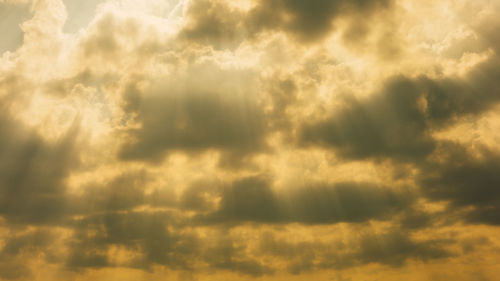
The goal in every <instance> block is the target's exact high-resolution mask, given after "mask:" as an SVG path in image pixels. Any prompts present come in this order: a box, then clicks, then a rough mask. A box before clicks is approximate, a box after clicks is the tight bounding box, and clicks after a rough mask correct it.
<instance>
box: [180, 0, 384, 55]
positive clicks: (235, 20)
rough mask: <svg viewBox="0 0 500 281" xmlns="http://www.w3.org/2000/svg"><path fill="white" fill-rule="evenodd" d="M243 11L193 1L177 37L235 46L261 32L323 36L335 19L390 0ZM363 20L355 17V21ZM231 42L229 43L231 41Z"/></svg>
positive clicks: (288, 1)
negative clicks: (183, 26) (184, 25)
mask: <svg viewBox="0 0 500 281" xmlns="http://www.w3.org/2000/svg"><path fill="white" fill-rule="evenodd" d="M255 2H256V3H255V6H254V7H253V8H252V9H250V10H249V11H247V12H243V11H239V10H236V9H231V8H229V7H227V4H223V3H220V2H218V1H194V2H193V3H192V4H191V5H190V7H189V9H188V17H189V19H190V21H189V23H188V25H187V26H186V27H185V28H184V29H183V30H182V31H181V33H180V35H181V37H184V38H188V39H190V40H193V41H195V42H198V43H204V44H211V45H213V46H215V47H217V48H219V47H227V46H231V45H232V44H235V43H236V44H235V45H237V42H241V41H242V40H244V39H249V38H253V37H254V36H256V35H258V34H259V33H261V32H264V31H284V32H287V33H289V34H292V35H293V36H295V37H296V38H298V39H299V40H301V41H303V42H311V41H315V40H318V39H321V38H323V37H324V36H325V35H327V34H328V33H329V32H330V31H331V30H332V29H333V21H334V20H335V19H336V18H339V17H343V16H349V15H353V14H357V15H359V14H362V15H365V16H366V15H368V14H371V13H373V12H375V11H377V10H379V9H385V8H387V7H388V6H389V5H390V4H391V2H392V1H391V0H356V1H345V0H312V1H307V2H305V1H300V0H271V1H268V0H265V1H260V0H259V1H255ZM361 19H363V18H362V17H359V20H361ZM231 43H232V44H231Z"/></svg>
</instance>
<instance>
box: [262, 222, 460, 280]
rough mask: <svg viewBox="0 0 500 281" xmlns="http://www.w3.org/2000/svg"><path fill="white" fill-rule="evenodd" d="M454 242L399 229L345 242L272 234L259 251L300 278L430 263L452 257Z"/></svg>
mask: <svg viewBox="0 0 500 281" xmlns="http://www.w3.org/2000/svg"><path fill="white" fill-rule="evenodd" d="M454 242H455V241H451V240H450V241H448V240H435V239H430V240H416V239H413V238H412V237H411V235H410V233H408V232H406V231H405V230H402V229H396V228H395V229H390V230H388V231H386V232H382V233H374V232H363V233H362V234H360V235H353V236H352V237H350V238H349V239H346V240H343V241H341V240H338V241H330V242H319V241H316V242H307V241H304V242H290V241H287V240H284V239H278V238H277V237H276V236H275V235H274V234H272V233H264V234H263V235H262V236H261V237H260V246H259V250H260V251H261V252H262V253H263V254H266V255H271V256H274V257H278V258H281V259H283V260H284V261H285V262H286V264H287V265H286V267H287V270H288V272H290V273H291V274H301V273H304V272H311V271H316V270H320V269H326V268H329V269H337V270H340V269H346V268H350V267H356V266H360V265H365V264H370V263H377V264H384V265H389V266H392V267H401V266H403V265H404V264H405V263H406V262H407V261H408V260H421V261H430V260H434V259H442V258H447V257H451V256H453V255H454V253H452V252H451V251H449V250H447V249H446V247H447V246H449V245H453V243H454Z"/></svg>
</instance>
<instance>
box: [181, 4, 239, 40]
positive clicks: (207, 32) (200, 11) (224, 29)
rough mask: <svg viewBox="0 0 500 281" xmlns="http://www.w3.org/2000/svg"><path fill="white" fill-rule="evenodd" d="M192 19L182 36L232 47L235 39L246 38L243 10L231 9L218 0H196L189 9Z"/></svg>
mask: <svg viewBox="0 0 500 281" xmlns="http://www.w3.org/2000/svg"><path fill="white" fill-rule="evenodd" d="M188 13H189V15H190V21H189V23H188V24H187V26H186V27H185V28H184V29H183V30H182V31H181V33H180V37H181V38H186V39H188V40H192V41H195V42H199V43H202V44H209V45H213V46H214V47H216V48H223V47H231V46H232V45H233V43H234V42H235V41H240V40H244V38H245V34H243V32H242V23H241V18H242V17H243V16H244V15H243V13H242V12H240V11H238V10H235V9H230V8H229V7H228V6H227V5H225V4H222V3H218V2H217V1H194V2H192V4H191V5H190V8H189V10H188Z"/></svg>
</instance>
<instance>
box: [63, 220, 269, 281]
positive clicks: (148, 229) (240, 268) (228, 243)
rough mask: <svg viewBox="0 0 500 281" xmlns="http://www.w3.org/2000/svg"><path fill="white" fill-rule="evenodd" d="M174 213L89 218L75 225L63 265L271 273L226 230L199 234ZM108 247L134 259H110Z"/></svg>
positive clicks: (254, 273) (76, 267) (73, 267)
mask: <svg viewBox="0 0 500 281" xmlns="http://www.w3.org/2000/svg"><path fill="white" fill-rule="evenodd" d="M176 220H178V217H176V214H174V213H166V212H160V213H133V212H128V213H122V214H118V213H114V214H111V213H108V214H102V215H93V216H87V217H86V218H85V219H82V220H81V221H79V222H78V223H77V224H76V225H75V230H76V231H75V234H74V236H73V237H72V239H71V242H70V243H69V245H68V246H69V249H70V254H69V255H68V257H67V260H66V264H67V266H68V267H69V268H71V269H72V270H82V269H86V268H98V267H116V266H124V267H130V268H139V269H144V270H151V268H152V266H154V265H162V266H165V267H167V268H170V269H181V270H189V271H191V272H212V271H213V270H218V269H222V270H226V271H231V272H237V273H241V274H245V275H250V276H261V275H264V274H268V273H271V272H272V270H271V268H270V267H268V266H265V265H263V264H261V263H260V262H258V261H256V260H254V259H252V258H251V257H248V256H247V253H246V246H245V245H240V246H236V243H235V241H234V239H233V238H232V237H230V236H228V235H227V234H223V233H217V234H216V235H215V236H209V238H206V237H205V238H201V237H199V236H198V234H197V233H196V232H193V231H190V230H189V229H188V228H183V227H182V226H180V225H179V224H176V222H175V221H176ZM111 246H121V247H125V248H126V249H128V250H129V251H131V252H132V253H135V254H136V255H135V256H136V257H135V258H133V259H131V260H130V261H128V262H127V263H125V264H116V263H113V261H112V260H110V257H109V255H108V254H107V253H108V249H109V247H111Z"/></svg>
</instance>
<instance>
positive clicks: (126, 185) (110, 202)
mask: <svg viewBox="0 0 500 281" xmlns="http://www.w3.org/2000/svg"><path fill="white" fill-rule="evenodd" d="M146 183H147V174H146V172H144V171H143V172H123V173H122V174H120V175H118V176H117V177H115V178H113V179H111V180H108V181H104V182H91V183H88V184H85V185H83V186H81V189H82V194H81V195H77V196H72V197H71V198H70V197H68V200H69V199H72V201H73V202H74V203H73V204H72V206H71V211H72V212H74V213H80V214H86V213H89V212H99V211H119V210H130V209H133V208H134V207H137V206H139V205H142V204H144V203H145V195H144V189H145V186H146Z"/></svg>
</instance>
